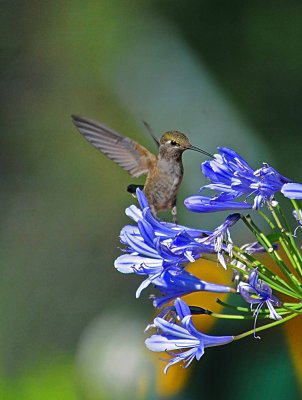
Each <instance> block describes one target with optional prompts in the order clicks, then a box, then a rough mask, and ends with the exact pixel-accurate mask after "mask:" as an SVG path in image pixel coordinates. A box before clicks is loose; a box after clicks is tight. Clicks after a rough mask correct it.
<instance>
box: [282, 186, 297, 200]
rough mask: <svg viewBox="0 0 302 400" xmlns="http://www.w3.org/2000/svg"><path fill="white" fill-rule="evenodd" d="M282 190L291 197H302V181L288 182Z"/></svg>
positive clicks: (286, 195)
mask: <svg viewBox="0 0 302 400" xmlns="http://www.w3.org/2000/svg"><path fill="white" fill-rule="evenodd" d="M281 192H282V193H283V194H284V196H285V197H288V198H289V199H296V200H301V199H302V184H301V183H286V184H285V185H283V186H282V189H281Z"/></svg>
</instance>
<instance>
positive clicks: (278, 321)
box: [234, 313, 300, 340]
mask: <svg viewBox="0 0 302 400" xmlns="http://www.w3.org/2000/svg"><path fill="white" fill-rule="evenodd" d="M298 315H300V314H298V313H294V314H291V315H289V316H288V317H285V318H283V319H279V320H277V321H274V322H272V323H271V324H266V325H264V326H260V327H259V328H256V329H251V330H250V331H247V332H244V333H241V334H240V335H236V336H234V340H240V339H243V338H245V337H247V336H250V335H254V334H255V333H256V332H261V331H264V330H266V329H269V328H273V327H274V326H277V325H280V324H284V323H285V322H287V321H289V320H291V319H293V318H295V317H297V316H298Z"/></svg>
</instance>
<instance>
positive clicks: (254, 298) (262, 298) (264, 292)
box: [237, 268, 282, 328]
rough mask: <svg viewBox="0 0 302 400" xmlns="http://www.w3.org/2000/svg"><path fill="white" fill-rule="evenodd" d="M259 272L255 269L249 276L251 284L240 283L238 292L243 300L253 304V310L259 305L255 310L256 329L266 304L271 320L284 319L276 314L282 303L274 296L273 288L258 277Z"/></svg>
mask: <svg viewBox="0 0 302 400" xmlns="http://www.w3.org/2000/svg"><path fill="white" fill-rule="evenodd" d="M258 275H259V274H258V270H257V268H255V269H254V270H253V271H252V272H251V273H250V276H249V282H240V283H239V285H238V288H237V290H238V292H239V293H240V294H241V296H242V298H243V299H244V300H245V301H246V302H247V303H250V304H251V308H252V307H253V305H254V304H257V307H256V309H255V310H254V316H255V323H254V328H255V327H256V320H257V317H258V314H259V311H260V310H261V308H262V307H263V305H264V304H266V305H267V308H268V309H269V312H270V314H269V318H271V319H274V320H278V319H281V318H282V317H281V316H280V315H279V314H278V313H277V312H276V310H275V308H274V306H277V307H278V306H280V305H281V304H282V303H281V301H280V300H279V299H278V298H277V297H276V296H274V295H273V291H272V289H271V287H270V286H269V285H268V284H267V283H266V282H264V281H262V280H261V279H259V277H258Z"/></svg>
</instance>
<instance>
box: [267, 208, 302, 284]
mask: <svg viewBox="0 0 302 400" xmlns="http://www.w3.org/2000/svg"><path fill="white" fill-rule="evenodd" d="M276 208H277V210H278V212H279V214H280V216H281V218H282V220H283V223H284V225H285V228H286V229H284V228H283V226H282V224H281V222H280V220H279V218H278V216H277V213H276V212H275V210H274V208H273V207H272V206H270V211H271V213H272V215H273V217H274V219H275V221H276V223H277V226H278V228H279V229H280V232H281V235H282V238H283V239H282V241H281V237H280V243H281V245H282V247H283V249H284V250H285V252H286V254H287V256H288V258H289V259H290V261H291V263H292V265H293V267H294V268H295V270H296V271H297V273H298V275H299V277H300V278H302V255H301V253H300V251H299V249H298V248H297V245H296V242H295V240H294V238H293V235H292V233H291V231H290V227H289V224H288V222H287V219H286V217H285V215H284V213H283V210H282V208H281V207H280V206H279V204H278V205H277V207H276Z"/></svg>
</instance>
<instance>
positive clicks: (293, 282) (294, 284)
mask: <svg viewBox="0 0 302 400" xmlns="http://www.w3.org/2000/svg"><path fill="white" fill-rule="evenodd" d="M241 218H242V220H243V222H244V223H245V224H246V226H247V227H248V228H249V229H250V230H251V231H252V232H253V233H254V235H255V236H256V238H257V240H258V241H259V243H260V244H261V245H262V246H263V247H264V248H265V249H266V251H267V252H268V253H269V255H270V256H271V257H272V259H273V260H274V261H275V262H276V263H277V265H278V266H279V268H280V270H281V271H282V273H283V274H284V276H286V277H287V279H288V281H289V283H290V287H291V289H292V290H293V291H295V292H299V293H300V294H302V286H301V283H300V282H299V281H298V279H297V278H296V276H295V275H294V274H293V273H292V272H291V271H290V270H289V268H288V267H287V265H286V264H285V263H284V261H283V260H282V258H281V257H280V255H279V254H278V253H277V251H276V250H275V249H274V247H273V245H272V243H271V242H270V241H269V240H268V238H267V237H266V236H265V234H264V233H263V232H262V231H261V230H260V229H259V228H258V226H257V225H256V224H255V223H254V222H253V221H252V219H251V218H250V217H249V216H247V217H245V216H242V217H241Z"/></svg>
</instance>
